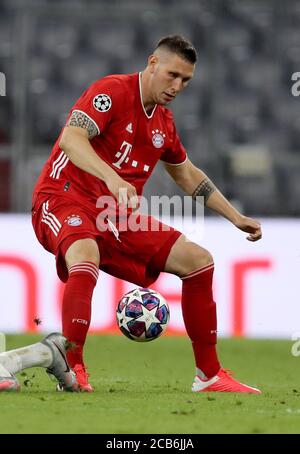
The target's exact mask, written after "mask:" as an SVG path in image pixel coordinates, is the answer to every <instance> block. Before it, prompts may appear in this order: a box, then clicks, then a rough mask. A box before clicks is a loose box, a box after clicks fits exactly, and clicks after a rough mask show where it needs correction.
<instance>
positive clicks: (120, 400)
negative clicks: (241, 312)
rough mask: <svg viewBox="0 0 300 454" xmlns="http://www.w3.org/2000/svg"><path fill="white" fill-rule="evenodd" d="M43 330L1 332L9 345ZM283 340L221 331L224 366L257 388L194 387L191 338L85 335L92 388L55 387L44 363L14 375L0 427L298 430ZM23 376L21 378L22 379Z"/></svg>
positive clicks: (294, 371) (294, 376) (298, 395)
mask: <svg viewBox="0 0 300 454" xmlns="http://www.w3.org/2000/svg"><path fill="white" fill-rule="evenodd" d="M41 337H42V336H29V335H18V336H8V337H7V348H15V347H19V346H23V345H25V344H29V343H32V342H36V341H38V340H40V339H41ZM291 346H292V343H291V342H289V341H278V340H277V341H271V340H246V339H223V340H222V339H221V340H220V341H219V354H220V357H221V360H222V363H223V365H224V367H229V368H231V369H233V370H234V372H235V375H236V377H237V378H238V379H240V380H241V381H243V382H245V383H247V384H249V385H252V386H258V387H260V388H261V389H262V390H263V394H262V395H261V396H256V395H244V394H216V393H210V394H194V393H192V392H191V391H190V387H191V383H192V380H193V374H194V363H193V356H192V351H191V346H190V343H189V341H188V339H187V338H185V337H171V336H163V337H162V338H160V339H158V340H156V341H154V342H150V343H145V344H139V343H135V342H132V341H130V340H128V339H126V338H125V337H123V336H108V335H107V336H89V338H88V341H87V346H86V362H87V364H88V365H89V372H90V373H91V377H90V381H91V383H92V384H93V385H94V386H95V393H93V394H87V393H80V394H77V393H76V394H69V393H58V392H56V391H55V384H53V383H52V382H51V381H50V380H49V378H48V376H47V375H46V373H45V371H44V370H43V369H39V368H36V369H28V370H27V371H26V373H27V376H24V375H23V376H22V375H19V379H20V382H21V385H22V390H21V392H20V393H1V394H0V403H1V409H2V411H1V416H0V432H1V433H104V434H130V433H144V434H155V433H157V434H163V433H165V434H192V433H299V431H300V378H299V377H300V374H299V370H300V358H299V357H294V356H292V354H291ZM24 382H25V384H24Z"/></svg>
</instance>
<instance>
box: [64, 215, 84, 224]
mask: <svg viewBox="0 0 300 454" xmlns="http://www.w3.org/2000/svg"><path fill="white" fill-rule="evenodd" d="M66 221H67V223H68V225H70V226H71V227H78V226H79V225H81V224H82V219H81V217H80V216H78V215H77V214H73V215H72V216H68V217H67V219H66Z"/></svg>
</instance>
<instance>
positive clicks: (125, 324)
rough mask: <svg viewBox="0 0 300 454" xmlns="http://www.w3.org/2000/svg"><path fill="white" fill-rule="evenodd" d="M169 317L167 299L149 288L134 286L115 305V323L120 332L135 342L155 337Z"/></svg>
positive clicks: (164, 327) (160, 332)
mask: <svg viewBox="0 0 300 454" xmlns="http://www.w3.org/2000/svg"><path fill="white" fill-rule="evenodd" d="M169 318H170V310H169V306H168V303H167V301H166V300H165V299H164V297H163V296H162V295H160V294H159V293H158V292H156V291H154V290H151V289H150V288H135V289H133V290H131V291H130V292H128V293H126V294H125V295H124V296H123V297H122V299H121V300H120V301H119V304H118V307H117V323H118V326H119V328H120V330H121V331H122V333H123V334H124V335H125V336H127V337H128V338H129V339H132V340H134V341H137V342H148V341H151V340H154V339H157V338H158V337H159V336H160V335H161V334H162V333H163V332H164V330H165V329H166V327H167V324H168V322H169Z"/></svg>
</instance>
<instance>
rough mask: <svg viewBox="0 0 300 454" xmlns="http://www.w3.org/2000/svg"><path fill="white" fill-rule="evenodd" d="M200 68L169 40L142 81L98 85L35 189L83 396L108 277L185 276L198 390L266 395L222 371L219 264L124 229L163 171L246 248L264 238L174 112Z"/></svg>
mask: <svg viewBox="0 0 300 454" xmlns="http://www.w3.org/2000/svg"><path fill="white" fill-rule="evenodd" d="M196 60H197V54H196V50H195V49H194V47H193V45H192V44H191V43H190V42H189V41H188V40H187V39H185V38H183V37H181V36H167V37H164V38H162V39H161V40H160V41H159V43H158V44H157V47H156V49H155V50H154V52H153V53H152V55H150V57H149V58H148V62H147V66H146V68H145V69H144V70H143V71H142V72H140V73H134V74H125V75H110V76H107V77H104V78H102V79H99V80H97V81H96V82H94V83H93V84H92V85H91V86H90V87H89V88H88V89H87V90H86V91H85V92H84V93H83V94H82V95H81V97H80V98H79V99H78V101H77V102H76V103H75V105H74V106H73V107H72V109H71V111H70V114H69V116H68V119H67V122H66V125H65V127H64V128H63V130H62V132H61V134H60V136H59V138H58V139H57V141H56V143H55V145H54V147H53V150H52V153H51V155H50V157H49V159H48V161H47V163H46V164H45V166H44V169H43V171H42V173H41V175H40V177H39V179H38V182H37V184H36V186H35V189H34V195H33V207H32V221H33V227H34V230H35V233H36V236H37V238H38V240H39V241H40V243H41V244H42V245H43V246H44V248H45V249H46V250H48V251H50V252H51V253H53V254H54V255H55V257H56V266H57V273H58V276H59V278H60V279H61V280H62V281H63V282H65V283H66V285H65V289H64V295H63V302H62V330H63V335H64V336H65V337H66V338H67V339H68V340H69V341H70V342H72V343H75V344H76V349H74V350H70V351H68V352H67V358H68V361H69V364H70V366H71V367H72V369H73V370H74V372H75V373H76V376H77V381H78V384H79V387H80V390H82V391H87V392H92V391H93V388H92V386H91V384H90V383H89V380H88V374H87V369H86V366H85V364H84V360H83V347H84V343H85V340H86V335H87V332H88V329H89V325H90V320H91V301H92V295H93V290H94V287H95V285H96V283H97V279H98V274H99V269H100V270H103V271H105V272H107V273H109V274H111V275H112V276H116V277H117V278H121V279H124V280H127V281H129V282H132V283H134V284H136V285H138V286H141V287H149V286H150V285H151V284H152V283H153V282H154V281H155V280H156V279H157V277H158V276H159V274H160V272H162V271H164V272H167V273H172V274H175V275H177V276H179V277H180V278H181V279H182V311H183V318H184V323H185V326H186V330H187V334H188V336H189V337H190V339H191V342H192V347H193V351H194V356H195V364H196V377H195V380H194V384H193V387H192V390H193V391H199V392H201V391H226V392H248V393H259V392H260V391H258V390H257V389H255V388H251V387H249V386H246V385H243V384H242V383H239V382H238V381H236V380H235V379H233V378H232V377H231V375H230V374H228V373H227V372H226V371H225V369H223V368H222V367H221V365H220V362H219V360H218V356H217V352H216V342H217V318H216V304H215V302H214V300H213V293H212V279H213V271H214V264H213V258H212V256H211V254H210V253H209V252H208V251H207V250H205V249H204V248H202V247H200V246H199V245H197V244H195V243H193V242H189V241H186V238H185V236H184V235H183V234H181V232H179V231H177V230H175V229H174V228H171V227H168V228H166V226H165V225H163V224H162V223H160V222H158V221H157V223H156V224H155V223H154V224H155V225H156V227H157V226H158V227H159V228H155V229H151V228H150V229H148V231H145V229H140V230H137V231H132V230H130V229H127V230H126V229H123V228H122V229H121V228H120V224H121V226H122V222H120V220H123V221H124V219H126V216H128V213H127V215H126V214H124V210H125V209H126V208H128V210H129V213H130V214H131V215H132V216H134V215H135V216H136V217H137V219H142V218H143V219H144V220H145V215H140V214H139V213H138V211H137V210H138V207H139V197H140V196H141V194H142V190H143V186H144V184H145V183H146V181H147V180H148V178H149V177H150V175H151V172H152V171H153V169H154V167H155V165H156V163H157V162H158V161H159V160H161V161H162V162H163V163H164V166H165V169H166V171H167V172H168V174H169V175H170V176H171V177H172V178H173V179H174V180H175V182H176V183H177V184H178V186H179V187H180V188H182V189H183V190H184V191H185V192H186V193H187V194H188V195H190V196H191V197H193V198H196V197H197V196H202V198H204V201H205V204H206V206H207V207H208V208H210V209H212V210H214V211H215V212H217V213H219V214H220V215H222V216H224V217H225V218H227V219H228V220H229V221H231V222H232V224H233V225H234V226H236V227H237V228H239V229H240V230H242V231H243V232H247V233H248V236H247V239H248V240H249V241H256V240H258V239H260V238H261V227H260V224H259V222H257V221H255V220H253V219H251V218H248V217H246V216H244V215H242V214H241V213H240V212H238V211H237V210H236V209H235V208H234V207H233V206H232V205H231V204H230V203H229V201H227V200H226V199H225V198H224V197H223V195H222V194H221V192H220V191H219V190H218V189H217V188H216V187H215V186H214V184H213V183H212V182H211V181H210V179H209V178H208V177H207V176H206V174H205V173H204V172H203V171H202V170H200V169H199V168H197V167H196V166H195V165H194V164H193V163H192V162H191V160H190V159H189V158H188V156H187V152H186V150H185V148H184V147H183V145H182V144H181V142H180V139H179V137H178V134H177V131H176V127H175V124H174V120H173V117H172V113H171V111H170V110H169V109H168V108H167V106H168V105H169V104H170V103H171V102H172V101H173V100H174V99H175V98H176V97H177V95H179V93H180V92H181V91H182V90H183V89H185V88H186V87H187V86H188V84H189V82H190V81H191V79H192V78H193V75H194V71H195V65H196ZM111 200H114V201H116V202H117V204H118V206H117V212H116V211H114V209H113V207H112V206H110V202H108V208H107V206H106V205H105V202H107V201H111ZM125 211H126V210H125ZM103 213H104V214H105V215H104V214H103ZM139 216H140V217H139ZM143 216H144V217H143ZM146 220H148V221H151V220H152V218H151V216H150V217H149V218H148V217H146ZM150 223H151V222H149V224H150ZM117 224H118V226H119V227H117ZM105 226H107V228H104V227H105Z"/></svg>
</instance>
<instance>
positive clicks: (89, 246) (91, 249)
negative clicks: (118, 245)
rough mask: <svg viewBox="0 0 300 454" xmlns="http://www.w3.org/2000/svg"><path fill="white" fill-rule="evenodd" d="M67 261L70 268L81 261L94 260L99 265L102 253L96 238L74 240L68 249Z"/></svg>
mask: <svg viewBox="0 0 300 454" xmlns="http://www.w3.org/2000/svg"><path fill="white" fill-rule="evenodd" d="M65 261H66V265H67V267H68V268H70V267H71V266H73V265H74V264H76V263H80V262H92V263H94V264H95V265H96V266H98V267H99V263H100V253H99V247H98V244H97V242H96V240H94V239H92V238H83V239H79V240H76V241H74V243H72V244H71V245H70V246H69V248H68V249H67V251H66V254H65Z"/></svg>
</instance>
